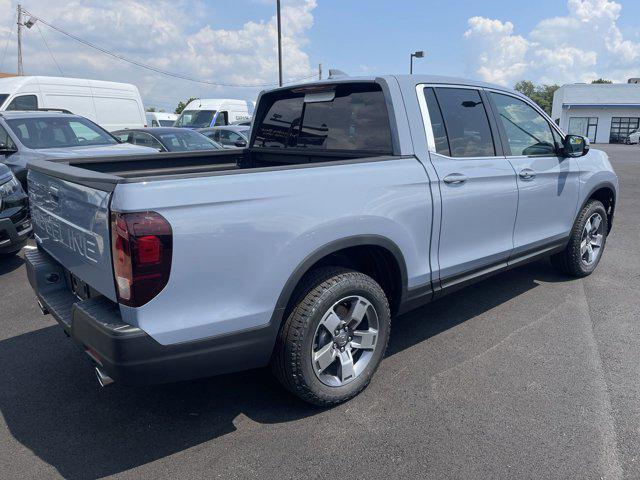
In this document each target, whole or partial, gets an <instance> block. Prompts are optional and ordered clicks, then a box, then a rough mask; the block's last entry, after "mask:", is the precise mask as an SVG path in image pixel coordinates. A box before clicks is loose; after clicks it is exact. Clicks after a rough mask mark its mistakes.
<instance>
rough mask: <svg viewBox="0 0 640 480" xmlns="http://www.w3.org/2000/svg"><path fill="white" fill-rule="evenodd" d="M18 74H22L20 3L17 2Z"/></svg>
mask: <svg viewBox="0 0 640 480" xmlns="http://www.w3.org/2000/svg"><path fill="white" fill-rule="evenodd" d="M18 75H24V71H23V69H22V5H20V4H18Z"/></svg>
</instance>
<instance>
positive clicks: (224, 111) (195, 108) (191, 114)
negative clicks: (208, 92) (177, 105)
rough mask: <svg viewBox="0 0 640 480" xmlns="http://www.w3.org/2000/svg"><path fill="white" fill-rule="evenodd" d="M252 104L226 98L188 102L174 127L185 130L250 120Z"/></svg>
mask: <svg viewBox="0 0 640 480" xmlns="http://www.w3.org/2000/svg"><path fill="white" fill-rule="evenodd" d="M252 115H253V103H252V102H248V101H246V100H233V99H226V98H221V99H219V98H200V99H197V100H193V101H191V102H189V104H188V105H187V106H186V107H185V108H184V110H183V111H182V113H181V114H180V117H179V118H178V120H176V123H175V125H174V126H176V127H186V128H207V127H217V126H221V125H229V124H231V123H235V122H239V121H242V120H250V119H251V116H252Z"/></svg>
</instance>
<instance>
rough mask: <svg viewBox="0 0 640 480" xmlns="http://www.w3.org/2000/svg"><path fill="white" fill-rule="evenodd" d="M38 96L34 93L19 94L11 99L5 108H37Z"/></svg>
mask: <svg viewBox="0 0 640 480" xmlns="http://www.w3.org/2000/svg"><path fill="white" fill-rule="evenodd" d="M37 109H38V97H36V96H35V95H20V96H19V97H16V98H14V99H13V100H11V103H10V104H9V106H8V107H7V110H37Z"/></svg>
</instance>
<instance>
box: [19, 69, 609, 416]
mask: <svg viewBox="0 0 640 480" xmlns="http://www.w3.org/2000/svg"><path fill="white" fill-rule="evenodd" d="M251 142H252V143H251V145H250V146H249V147H248V148H246V149H241V150H221V151H217V152H207V153H202V154H200V153H197V152H190V155H186V154H184V153H179V154H176V153H165V154H158V155H159V156H162V162H158V160H154V158H158V157H149V156H148V157H146V158H139V157H131V158H130V160H129V161H125V162H123V161H122V159H116V158H114V159H109V158H100V159H91V160H83V159H77V160H74V159H71V160H70V161H69V165H62V164H53V163H50V162H44V161H32V162H30V171H29V188H30V191H31V192H33V193H32V194H31V195H32V196H31V199H32V203H33V206H32V208H33V211H34V212H37V215H35V214H34V222H35V226H34V229H35V234H36V239H38V249H37V250H34V251H29V252H27V255H26V259H27V260H26V261H27V271H28V277H29V281H30V282H31V285H32V286H33V288H34V290H35V292H36V295H37V298H38V300H39V302H40V304H41V305H42V308H43V310H44V311H45V312H50V313H51V314H52V315H53V316H54V317H55V318H56V319H57V320H58V322H60V324H61V325H62V327H63V328H64V329H65V330H66V331H67V332H68V333H69V335H70V336H71V337H72V338H73V339H74V340H75V341H76V342H77V343H78V344H79V345H81V346H82V347H83V349H84V350H85V352H86V353H87V355H88V356H89V358H90V359H91V361H92V362H93V363H94V365H95V368H96V374H97V376H98V380H99V382H100V383H101V384H102V385H104V384H107V383H110V382H111V381H114V380H115V381H118V382H122V383H123V384H130V385H136V384H146V383H156V382H165V381H174V380H183V379H188V378H195V377H202V376H209V375H212V374H216V373H223V372H232V371H237V370H242V369H249V368H254V367H261V366H265V365H268V364H271V366H272V368H273V371H274V373H275V375H276V376H277V377H278V378H279V379H280V381H281V382H282V384H283V385H284V386H285V387H286V388H288V389H289V390H290V391H291V392H293V393H295V394H297V395H299V396H300V397H301V398H303V399H304V400H306V401H308V402H311V403H314V404H319V405H332V404H336V403H339V402H342V401H345V400H347V399H348V398H350V397H353V396H354V395H356V394H357V393H358V392H360V391H361V390H362V389H363V388H365V386H366V385H367V384H368V383H369V381H370V379H371V377H372V376H373V374H374V372H375V370H376V368H377V367H378V365H379V363H380V361H381V359H382V358H383V357H384V354H385V349H386V347H387V342H388V340H389V335H390V318H391V316H392V315H397V314H399V313H401V312H406V311H408V310H410V309H413V308H416V307H418V306H420V305H423V304H424V303H426V302H429V301H431V300H433V299H436V298H440V297H441V296H442V295H444V294H446V293H448V292H451V291H454V290H456V289H459V288H460V287H462V286H464V285H467V284H469V283H471V282H474V281H477V280H480V279H483V278H486V277H487V276H489V275H491V274H495V273H496V272H501V271H504V270H506V269H509V268H512V267H516V266H518V265H522V264H524V263H526V262H529V261H532V260H534V259H537V258H541V257H545V256H551V259H552V262H553V264H554V265H555V266H556V267H557V268H558V269H559V270H560V271H562V272H564V273H566V274H569V275H572V276H576V277H584V276H586V275H589V274H590V273H591V272H593V271H594V269H595V268H596V266H597V265H598V262H599V261H600V259H601V258H602V252H603V251H604V248H605V242H606V239H607V235H608V233H609V231H610V229H611V225H612V220H613V216H614V209H615V205H616V196H617V192H618V179H617V177H616V175H615V173H614V172H613V169H612V168H611V165H610V163H609V161H608V159H607V155H606V154H605V153H604V152H601V151H598V150H594V149H590V148H589V143H588V141H587V140H586V139H585V138H584V137H581V136H576V135H564V134H563V133H562V132H561V131H560V130H559V129H558V127H557V126H556V125H555V124H554V123H553V122H552V121H551V120H550V119H549V118H548V117H547V115H546V114H545V113H544V112H543V111H542V110H541V109H540V108H539V107H538V106H536V105H535V104H534V103H533V102H531V101H530V100H529V99H528V98H526V97H524V96H522V95H520V94H519V93H517V92H514V91H511V90H508V89H506V88H504V87H501V86H497V85H490V84H485V83H479V82H473V81H468V80H461V79H455V78H447V77H435V76H421V75H398V76H382V77H376V78H371V79H362V78H359V79H348V78H345V77H341V78H340V79H339V80H334V81H331V80H330V81H323V82H318V83H309V84H303V85H296V86H292V87H286V88H280V89H276V90H272V91H267V92H263V93H262V94H261V96H260V98H259V100H258V105H257V107H256V116H255V117H254V129H253V132H252V135H251ZM160 167H161V168H160ZM52 195H53V196H54V197H55V199H54V200H53V201H52V199H53V197H52ZM49 232H59V234H57V235H52V234H51V233H49ZM98 246H102V248H98ZM52 275H53V278H59V279H60V281H58V282H52V281H51V278H52ZM65 278H71V281H70V282H66V281H65V280H63V279H65ZM78 296H80V298H82V300H80V299H79V298H78ZM60 368H61V369H63V368H64V366H63V365H61V366H60Z"/></svg>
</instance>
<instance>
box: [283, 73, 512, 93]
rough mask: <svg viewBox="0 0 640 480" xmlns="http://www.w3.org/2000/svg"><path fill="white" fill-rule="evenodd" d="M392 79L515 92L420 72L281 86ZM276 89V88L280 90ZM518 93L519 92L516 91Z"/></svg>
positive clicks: (466, 80)
mask: <svg viewBox="0 0 640 480" xmlns="http://www.w3.org/2000/svg"><path fill="white" fill-rule="evenodd" d="M381 78H382V79H385V80H387V81H388V80H391V79H396V80H397V81H398V83H400V84H405V85H406V84H413V85H414V86H415V85H417V84H419V83H433V84H442V85H466V86H474V87H482V88H493V89H496V90H503V91H506V92H514V90H513V89H511V88H508V87H505V86H503V85H497V84H494V83H488V82H483V81H482V80H473V79H469V78H460V77H448V76H444V75H420V74H412V75H410V74H395V75H379V76H372V75H369V76H360V77H350V76H348V75H344V76H343V75H340V76H336V77H334V78H331V79H327V80H316V81H313V82H306V83H300V84H293V85H286V86H284V87H280V88H282V89H285V90H289V89H291V88H297V87H309V86H313V85H326V84H328V83H346V82H375V81H376V80H378V79H381ZM280 88H278V89H275V90H279V89H280ZM515 93H517V92H515Z"/></svg>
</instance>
